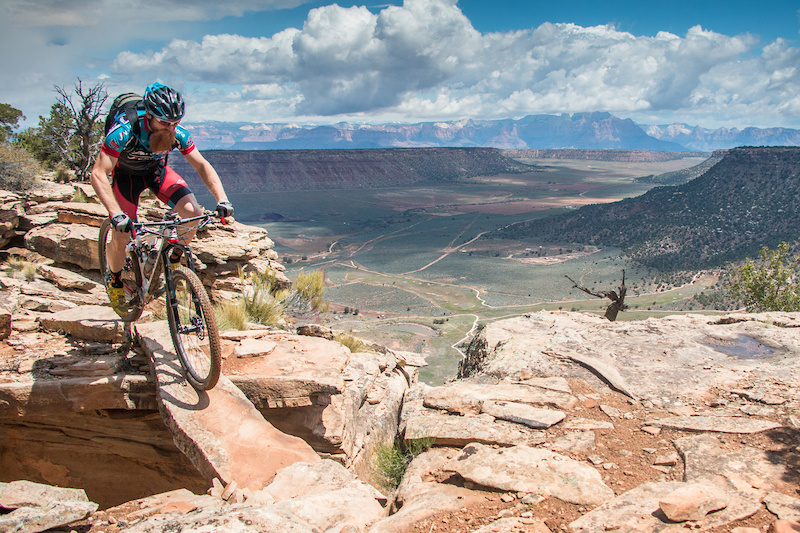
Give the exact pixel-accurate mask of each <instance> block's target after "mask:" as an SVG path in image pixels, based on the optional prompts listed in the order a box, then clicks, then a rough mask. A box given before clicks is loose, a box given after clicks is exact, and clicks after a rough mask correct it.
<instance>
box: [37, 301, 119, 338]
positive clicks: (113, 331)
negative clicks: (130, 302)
mask: <svg viewBox="0 0 800 533" xmlns="http://www.w3.org/2000/svg"><path fill="white" fill-rule="evenodd" d="M39 322H40V323H41V324H42V327H44V329H45V330H47V331H60V332H63V333H66V334H67V335H70V336H72V337H74V338H76V339H81V340H86V341H105V342H122V341H123V340H124V338H125V336H124V323H123V322H122V321H121V320H120V319H119V316H118V315H117V314H116V313H115V312H114V310H113V309H111V308H110V307H106V306H100V305H82V306H79V307H75V308H72V309H66V310H64V311H59V312H58V313H53V314H52V315H51V316H43V317H41V318H40V319H39Z"/></svg>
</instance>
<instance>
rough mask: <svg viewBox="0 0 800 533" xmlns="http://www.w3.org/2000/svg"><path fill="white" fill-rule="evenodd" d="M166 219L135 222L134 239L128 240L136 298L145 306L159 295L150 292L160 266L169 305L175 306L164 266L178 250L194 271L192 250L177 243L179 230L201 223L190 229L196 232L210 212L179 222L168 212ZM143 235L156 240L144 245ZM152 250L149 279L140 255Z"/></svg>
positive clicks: (208, 218) (171, 282) (206, 220)
mask: <svg viewBox="0 0 800 533" xmlns="http://www.w3.org/2000/svg"><path fill="white" fill-rule="evenodd" d="M165 217H166V220H162V221H159V222H134V223H133V229H134V232H135V235H136V237H134V238H133V239H131V241H130V242H129V243H128V245H127V246H126V248H125V250H126V252H127V253H128V255H129V256H130V259H131V266H132V268H134V277H135V279H136V284H137V289H138V294H137V296H138V298H139V300H140V301H141V302H143V303H145V304H146V303H147V302H149V301H150V300H151V299H152V298H154V297H156V296H159V295H160V294H155V292H156V291H154V290H153V287H154V286H156V283H154V281H155V280H156V278H157V277H158V275H159V274H160V273H161V272H160V271H159V267H161V268H163V269H164V280H165V282H166V288H167V294H168V295H171V297H170V298H169V300H170V301H169V302H168V304H169V305H170V306H172V307H175V306H177V301H176V300H175V297H174V294H175V286H174V283H173V280H172V271H171V270H170V268H169V267H168V266H167V265H168V264H169V255H170V253H171V252H172V249H173V248H179V249H180V250H182V251H183V256H184V257H185V258H186V266H187V267H188V268H189V269H190V270H191V271H192V272H194V271H195V264H194V256H193V254H192V249H191V248H190V247H189V246H188V245H186V244H183V243H182V242H180V237H179V236H178V228H180V227H181V226H183V225H184V224H186V223H189V222H195V221H198V220H202V221H203V222H201V223H200V224H197V225H196V226H195V227H194V228H192V229H194V230H199V229H201V228H202V227H203V226H205V225H206V224H208V223H209V222H210V221H211V217H212V215H211V213H204V214H202V215H199V216H196V217H190V218H183V219H182V218H180V217H178V215H177V214H176V213H173V212H168V213H167V214H166V215H165ZM145 235H154V236H155V241H154V243H153V244H152V245H150V244H148V243H146V242H145V240H144V239H145ZM152 249H156V250H157V256H156V260H155V262H154V263H153V270H152V271H151V272H150V274H149V275H148V276H145V274H144V271H143V268H142V267H143V265H142V261H143V260H146V258H144V257H143V252H148V253H149V252H150V250H152Z"/></svg>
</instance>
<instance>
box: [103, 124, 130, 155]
mask: <svg viewBox="0 0 800 533" xmlns="http://www.w3.org/2000/svg"><path fill="white" fill-rule="evenodd" d="M130 136H131V128H130V126H128V125H126V124H122V123H117V124H116V125H115V126H114V127H113V128H111V129H110V130H109V132H108V135H106V140H105V141H103V147H102V148H101V149H100V150H101V151H102V152H103V153H104V154H106V155H110V156H111V157H113V158H115V159H119V155H120V153H121V152H122V150H124V149H125V145H127V144H128V141H129V140H130Z"/></svg>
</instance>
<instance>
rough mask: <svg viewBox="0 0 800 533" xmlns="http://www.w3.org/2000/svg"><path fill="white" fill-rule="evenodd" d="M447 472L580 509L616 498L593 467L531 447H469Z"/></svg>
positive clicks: (464, 449)
mask: <svg viewBox="0 0 800 533" xmlns="http://www.w3.org/2000/svg"><path fill="white" fill-rule="evenodd" d="M445 469H446V470H449V471H452V472H456V473H458V474H460V475H461V477H463V478H465V479H468V480H470V481H472V482H474V483H477V484H479V485H483V486H487V487H493V488H496V489H500V490H506V491H515V492H531V493H535V494H550V495H552V496H554V497H556V498H559V499H561V500H564V501H566V502H569V503H574V504H579V505H600V504H602V503H604V502H606V501H608V500H610V499H611V498H613V497H614V491H612V490H611V489H610V488H609V487H608V486H606V484H605V483H603V480H602V478H601V477H600V474H599V473H598V472H597V470H595V469H594V468H592V467H591V466H588V465H586V464H583V463H579V462H578V461H575V460H573V459H570V458H569V457H566V456H563V455H559V454H556V453H553V452H551V451H549V450H543V449H539V448H531V447H528V446H513V447H511V448H492V447H489V446H484V445H482V444H477V443H473V444H469V445H467V446H465V447H464V448H463V449H462V450H461V453H460V454H459V455H458V456H457V457H455V458H453V459H452V460H451V461H450V462H448V463H447V465H446V466H445Z"/></svg>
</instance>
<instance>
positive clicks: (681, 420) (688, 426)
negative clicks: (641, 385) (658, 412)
mask: <svg viewBox="0 0 800 533" xmlns="http://www.w3.org/2000/svg"><path fill="white" fill-rule="evenodd" d="M645 424H646V425H648V426H658V427H668V428H674V429H685V430H689V431H713V432H717V433H740V434H749V433H760V432H762V431H768V430H770V429H775V428H779V427H781V425H780V424H778V423H776V422H771V421H769V420H759V419H757V418H751V417H747V416H702V415H693V416H673V417H667V418H660V419H658V420H648V421H647V422H645Z"/></svg>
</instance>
